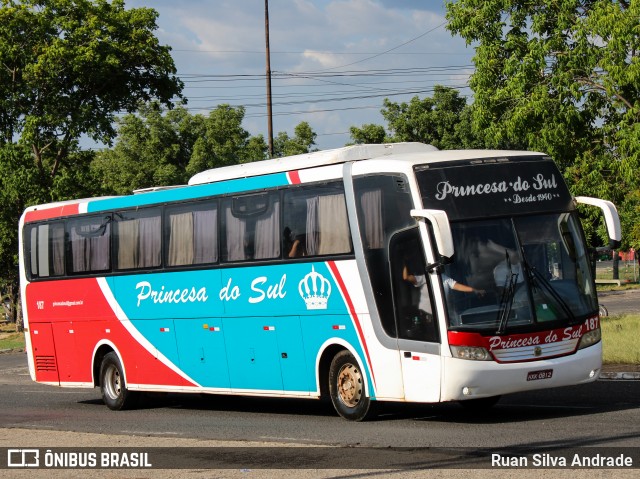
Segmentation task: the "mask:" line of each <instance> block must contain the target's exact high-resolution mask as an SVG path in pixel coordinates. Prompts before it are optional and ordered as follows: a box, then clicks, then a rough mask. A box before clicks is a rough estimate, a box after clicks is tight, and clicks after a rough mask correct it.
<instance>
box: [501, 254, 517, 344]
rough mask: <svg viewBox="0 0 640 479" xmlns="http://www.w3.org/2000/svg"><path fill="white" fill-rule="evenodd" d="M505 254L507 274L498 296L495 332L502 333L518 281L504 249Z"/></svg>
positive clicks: (509, 314)
mask: <svg viewBox="0 0 640 479" xmlns="http://www.w3.org/2000/svg"><path fill="white" fill-rule="evenodd" d="M505 254H506V256H507V258H506V262H507V276H506V278H505V282H504V289H503V290H502V296H501V298H500V312H499V313H498V329H497V331H496V334H503V333H504V332H505V330H506V329H507V324H508V323H509V316H511V306H512V305H513V297H514V296H515V292H516V284H517V283H518V273H514V272H513V271H512V270H511V259H510V258H509V252H508V251H506V250H505Z"/></svg>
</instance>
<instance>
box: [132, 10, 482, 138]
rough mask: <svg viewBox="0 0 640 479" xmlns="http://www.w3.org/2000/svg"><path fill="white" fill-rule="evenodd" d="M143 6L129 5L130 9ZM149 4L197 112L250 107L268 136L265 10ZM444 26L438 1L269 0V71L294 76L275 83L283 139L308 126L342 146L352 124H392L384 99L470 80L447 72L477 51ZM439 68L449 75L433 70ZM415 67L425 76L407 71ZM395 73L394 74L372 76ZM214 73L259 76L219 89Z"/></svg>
mask: <svg viewBox="0 0 640 479" xmlns="http://www.w3.org/2000/svg"><path fill="white" fill-rule="evenodd" d="M145 3H146V4H149V2H145V1H144V0H131V1H129V2H128V3H127V7H128V8H131V7H141V6H145ZM151 5H152V8H155V9H156V10H157V11H158V12H159V14H160V16H159V18H158V25H159V27H160V28H159V30H158V32H157V34H158V37H159V39H160V41H161V42H162V43H164V44H168V45H170V46H171V47H172V48H173V52H172V55H173V57H174V61H175V63H176V67H177V69H178V76H181V78H183V80H184V81H185V84H186V88H185V91H184V93H185V95H186V96H187V97H188V98H189V106H190V107H193V108H194V110H196V111H202V112H206V111H208V110H210V109H213V108H215V106H216V105H217V104H219V103H222V102H226V103H230V104H238V105H240V104H242V105H245V106H246V108H247V118H246V122H245V125H246V126H245V127H246V128H247V129H249V131H250V132H251V133H252V134H263V135H265V136H266V118H265V114H266V107H265V106H264V104H265V101H266V100H265V91H266V87H265V81H264V74H265V30H264V26H265V24H264V4H263V2H256V1H255V0H235V1H226V0H222V1H218V0H216V1H214V0H191V1H189V2H186V3H181V4H177V3H176V2H175V1H168V0H155V1H154V2H152V4H151ZM444 21H445V18H444V6H443V3H438V2H425V1H417V0H416V1H410V0H400V1H397V0H393V1H392V0H379V1H374V0H270V2H269V27H270V46H271V69H272V71H273V72H274V73H276V72H286V73H287V76H286V77H283V76H281V74H275V75H274V77H273V94H274V115H275V116H274V129H275V131H276V132H278V131H287V132H288V133H289V134H293V128H294V127H295V125H297V124H298V123H299V122H300V121H308V122H309V124H310V125H311V127H312V128H313V129H314V131H316V132H317V133H318V135H319V136H318V143H319V146H320V147H322V148H328V147H336V146H342V145H343V144H344V143H346V142H347V141H349V135H348V134H347V133H346V132H348V130H349V127H350V126H354V125H356V126H360V125H362V124H364V123H378V124H384V122H383V119H382V117H381V115H380V113H379V110H380V108H381V107H382V101H383V98H384V95H385V94H386V93H388V94H389V95H390V96H389V98H390V99H391V100H392V101H408V99H410V98H411V97H412V96H414V94H411V93H409V94H407V95H404V96H398V95H395V93H397V92H399V91H402V90H403V89H404V90H408V91H417V90H420V89H424V90H427V89H428V88H430V87H432V86H433V84H434V83H440V84H455V83H456V82H457V83H460V82H464V81H466V80H465V79H466V78H467V77H468V73H469V72H468V71H465V70H463V71H459V70H451V69H449V70H447V69H446V67H447V66H455V65H461V66H464V65H467V66H470V65H471V60H470V58H471V56H472V52H471V51H469V50H467V49H466V47H465V44H464V41H463V40H462V39H460V38H454V37H451V35H450V34H449V32H448V31H446V29H445V28H444V26H441V25H442V23H443V22H444ZM429 31H430V32H429ZM426 32H429V33H426ZM388 50H392V51H390V52H388V53H384V52H387V51H388ZM433 67H442V68H444V70H442V71H441V72H436V71H433V72H430V71H429V70H426V69H427V68H433ZM417 68H421V69H425V70H424V71H425V73H424V74H419V73H414V74H409V73H405V74H403V73H402V72H403V71H407V72H408V71H410V70H415V69H417ZM392 70H393V72H395V74H394V75H391V74H382V73H378V74H375V73H372V72H373V71H375V72H385V71H386V72H392ZM319 71H323V72H324V73H323V74H322V75H323V76H320V75H319V74H318V72H319ZM339 72H351V73H343V74H342V75H341V76H337V75H338V74H339ZM353 72H361V73H357V74H356V73H353ZM367 72H369V75H367ZM289 74H294V75H297V76H291V75H289ZM334 74H335V75H334ZM193 75H199V77H197V78H196V77H194V76H193ZM206 75H208V76H209V77H208V78H209V79H207V78H205V77H203V76H206ZM211 75H218V76H219V75H252V76H251V77H229V79H227V80H224V81H223V80H222V79H221V77H216V78H215V81H213V80H212V79H211V77H210V76H211ZM278 75H280V76H278ZM376 94H378V95H379V96H374V95H376ZM392 94H393V96H391V95H392ZM427 94H428V93H425V94H423V95H421V96H426V95H427ZM358 97H368V98H358ZM302 112H303V113H302ZM336 133H341V135H336Z"/></svg>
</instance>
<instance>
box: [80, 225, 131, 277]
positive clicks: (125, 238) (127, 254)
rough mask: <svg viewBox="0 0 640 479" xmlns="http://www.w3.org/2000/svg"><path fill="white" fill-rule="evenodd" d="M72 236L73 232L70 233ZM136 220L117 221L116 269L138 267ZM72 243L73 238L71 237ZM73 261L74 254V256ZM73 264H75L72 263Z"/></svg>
mask: <svg viewBox="0 0 640 479" xmlns="http://www.w3.org/2000/svg"><path fill="white" fill-rule="evenodd" d="M72 235H73V231H72ZM138 236H139V227H138V220H124V221H118V268H119V269H130V268H135V267H137V266H138ZM72 241H73V237H72ZM74 261H75V254H74ZM74 264H75V263H74Z"/></svg>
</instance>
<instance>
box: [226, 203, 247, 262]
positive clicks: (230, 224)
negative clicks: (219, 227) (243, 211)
mask: <svg viewBox="0 0 640 479" xmlns="http://www.w3.org/2000/svg"><path fill="white" fill-rule="evenodd" d="M225 227H226V240H227V261H242V260H244V259H246V255H245V252H244V247H245V234H246V231H247V224H246V221H245V220H244V219H242V218H236V217H235V216H233V212H232V211H231V206H230V205H229V206H225Z"/></svg>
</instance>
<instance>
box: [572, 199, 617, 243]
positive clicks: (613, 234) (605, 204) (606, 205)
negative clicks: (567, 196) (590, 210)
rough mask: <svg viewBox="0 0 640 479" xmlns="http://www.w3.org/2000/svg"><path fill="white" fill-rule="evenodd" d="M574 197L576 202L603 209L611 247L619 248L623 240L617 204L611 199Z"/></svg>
mask: <svg viewBox="0 0 640 479" xmlns="http://www.w3.org/2000/svg"><path fill="white" fill-rule="evenodd" d="M574 199H575V201H576V203H582V204H585V205H591V206H597V207H598V208H600V209H601V210H602V213H603V214H604V221H605V224H606V226H607V233H608V235H609V247H610V248H611V249H616V248H618V247H619V246H620V241H621V240H622V232H621V231H622V230H621V228H620V217H619V216H618V210H617V209H616V207H615V205H614V204H613V203H612V202H611V201H607V200H601V199H600V198H591V197H589V196H576V197H575V198H574Z"/></svg>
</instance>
